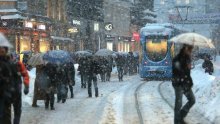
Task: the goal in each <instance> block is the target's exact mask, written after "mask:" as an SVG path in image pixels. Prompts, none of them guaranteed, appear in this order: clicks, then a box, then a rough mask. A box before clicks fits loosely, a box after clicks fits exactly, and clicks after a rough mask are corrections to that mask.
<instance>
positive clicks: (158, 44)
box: [139, 23, 185, 79]
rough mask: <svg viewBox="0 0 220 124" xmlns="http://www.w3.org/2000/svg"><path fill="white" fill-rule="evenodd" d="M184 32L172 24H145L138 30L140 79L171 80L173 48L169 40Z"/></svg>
mask: <svg viewBox="0 0 220 124" xmlns="http://www.w3.org/2000/svg"><path fill="white" fill-rule="evenodd" d="M184 32H185V31H183V30H180V29H178V28H177V27H175V26H174V25H173V24H170V23H165V24H158V23H155V24H147V25H146V26H145V27H143V28H142V29H141V30H140V37H141V39H140V45H139V46H140V48H139V54H140V55H139V56H140V57H139V58H140V60H139V62H140V65H139V74H140V77H141V78H157V79H158V78H167V79H170V78H172V59H173V57H174V55H175V53H174V52H175V48H174V47H175V46H174V44H173V43H171V42H169V40H170V39H171V38H172V37H174V36H176V35H178V34H180V33H184Z"/></svg>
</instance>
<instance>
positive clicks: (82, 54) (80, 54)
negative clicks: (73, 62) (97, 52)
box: [75, 51, 92, 57]
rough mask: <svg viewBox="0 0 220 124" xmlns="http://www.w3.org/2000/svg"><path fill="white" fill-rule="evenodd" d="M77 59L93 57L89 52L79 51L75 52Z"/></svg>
mask: <svg viewBox="0 0 220 124" xmlns="http://www.w3.org/2000/svg"><path fill="white" fill-rule="evenodd" d="M75 55H76V57H83V56H92V53H91V52H89V51H77V52H75Z"/></svg>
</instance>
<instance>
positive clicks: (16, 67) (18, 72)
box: [10, 54, 30, 124]
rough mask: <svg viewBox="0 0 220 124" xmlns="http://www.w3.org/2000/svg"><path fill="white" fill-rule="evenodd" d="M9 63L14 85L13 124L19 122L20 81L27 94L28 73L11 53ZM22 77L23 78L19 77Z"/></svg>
mask: <svg viewBox="0 0 220 124" xmlns="http://www.w3.org/2000/svg"><path fill="white" fill-rule="evenodd" d="M10 59H11V61H10V65H11V70H12V74H13V77H14V81H15V82H14V86H15V92H14V94H13V103H12V105H13V108H14V124H19V123H20V118H21V105H22V100H21V96H22V95H21V94H22V82H23V83H24V86H25V88H24V94H25V95H27V94H28V93H29V82H30V81H29V75H28V72H27V69H26V67H25V65H24V64H23V63H22V62H20V61H16V59H15V56H14V55H13V54H11V56H10ZM21 78H23V80H22V79H21Z"/></svg>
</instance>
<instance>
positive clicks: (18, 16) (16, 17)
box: [1, 14, 27, 19]
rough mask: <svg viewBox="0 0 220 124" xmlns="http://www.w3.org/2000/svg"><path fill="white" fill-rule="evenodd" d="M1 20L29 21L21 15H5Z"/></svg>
mask: <svg viewBox="0 0 220 124" xmlns="http://www.w3.org/2000/svg"><path fill="white" fill-rule="evenodd" d="M1 19H27V17H23V16H21V15H19V14H14V15H4V16H1Z"/></svg>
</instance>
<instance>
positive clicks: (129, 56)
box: [128, 52, 134, 75]
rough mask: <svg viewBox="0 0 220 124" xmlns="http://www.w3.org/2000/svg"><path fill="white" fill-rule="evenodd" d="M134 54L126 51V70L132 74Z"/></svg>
mask: <svg viewBox="0 0 220 124" xmlns="http://www.w3.org/2000/svg"><path fill="white" fill-rule="evenodd" d="M133 63H134V55H133V52H129V53H128V72H129V75H132V74H133V71H134V64H133Z"/></svg>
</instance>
